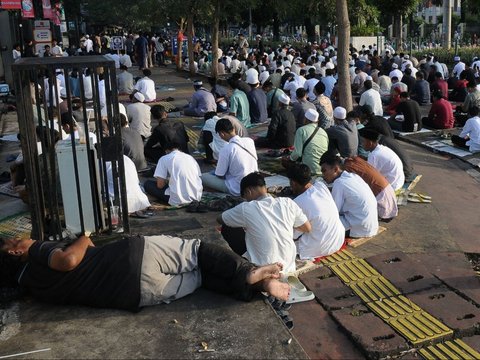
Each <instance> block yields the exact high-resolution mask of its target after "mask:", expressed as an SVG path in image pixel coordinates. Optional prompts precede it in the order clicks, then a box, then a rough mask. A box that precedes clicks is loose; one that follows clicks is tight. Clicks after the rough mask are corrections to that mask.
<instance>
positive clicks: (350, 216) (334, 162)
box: [320, 152, 378, 237]
mask: <svg viewBox="0 0 480 360" xmlns="http://www.w3.org/2000/svg"><path fill="white" fill-rule="evenodd" d="M320 164H321V166H322V175H323V179H324V180H325V181H326V182H327V183H328V184H332V183H333V187H332V196H333V200H334V201H335V204H336V205H337V208H338V211H339V213H340V220H341V221H342V224H343V226H344V227H345V230H346V231H347V234H348V235H349V236H351V237H369V236H374V235H376V234H377V232H378V213H377V201H376V200H375V196H374V195H373V192H372V190H370V188H369V187H368V185H367V183H365V181H363V180H362V178H361V177H360V176H358V175H357V174H353V173H350V172H348V171H344V170H343V169H342V163H341V159H340V157H338V156H337V155H336V154H335V153H334V152H327V153H325V154H323V156H322V159H321V160H320Z"/></svg>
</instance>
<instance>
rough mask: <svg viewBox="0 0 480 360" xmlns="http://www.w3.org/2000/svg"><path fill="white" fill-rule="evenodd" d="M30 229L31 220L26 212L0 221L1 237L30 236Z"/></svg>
mask: <svg viewBox="0 0 480 360" xmlns="http://www.w3.org/2000/svg"><path fill="white" fill-rule="evenodd" d="M31 231H32V220H31V219H30V214H29V213H28V212H21V213H19V214H16V215H12V216H9V217H7V218H5V219H3V220H1V221H0V236H2V237H6V238H12V237H21V238H25V237H30V233H31Z"/></svg>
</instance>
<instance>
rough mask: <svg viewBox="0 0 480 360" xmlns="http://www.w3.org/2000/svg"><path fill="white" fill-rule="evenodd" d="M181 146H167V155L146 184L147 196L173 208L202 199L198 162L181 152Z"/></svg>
mask: <svg viewBox="0 0 480 360" xmlns="http://www.w3.org/2000/svg"><path fill="white" fill-rule="evenodd" d="M179 148H180V145H179V144H177V143H175V142H171V143H168V144H166V145H165V152H166V155H164V156H162V157H161V158H160V159H159V160H158V163H157V167H156V169H155V173H154V174H153V176H154V177H155V178H156V180H147V181H146V182H145V184H144V187H145V191H146V192H147V194H150V195H152V196H154V197H155V198H157V199H159V200H161V201H163V202H167V203H168V204H170V205H172V206H179V205H185V204H190V203H191V202H193V201H200V200H201V199H202V191H203V187H202V180H201V176H202V173H201V171H200V167H199V166H198V163H197V161H196V160H195V159H194V158H193V157H192V156H191V155H188V154H185V153H183V152H182V151H180V150H179Z"/></svg>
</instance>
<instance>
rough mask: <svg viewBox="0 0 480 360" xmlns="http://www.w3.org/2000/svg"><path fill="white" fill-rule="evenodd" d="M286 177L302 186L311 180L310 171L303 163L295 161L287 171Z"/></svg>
mask: <svg viewBox="0 0 480 360" xmlns="http://www.w3.org/2000/svg"><path fill="white" fill-rule="evenodd" d="M287 177H288V178H289V179H290V180H292V181H295V182H296V183H297V184H300V185H302V186H305V185H307V184H308V183H309V182H310V181H311V180H312V171H311V170H310V168H309V167H308V166H307V165H305V164H300V163H295V164H293V165H292V166H291V167H290V168H289V169H288V171H287Z"/></svg>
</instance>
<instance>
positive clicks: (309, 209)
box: [294, 182, 345, 259]
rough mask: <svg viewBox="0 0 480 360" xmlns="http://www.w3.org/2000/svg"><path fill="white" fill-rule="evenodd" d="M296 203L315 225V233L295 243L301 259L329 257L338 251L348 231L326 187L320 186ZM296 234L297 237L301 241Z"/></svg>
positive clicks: (313, 225)
mask: <svg viewBox="0 0 480 360" xmlns="http://www.w3.org/2000/svg"><path fill="white" fill-rule="evenodd" d="M294 201H295V202H296V203H297V205H298V206H300V209H302V211H303V212H304V214H305V215H307V219H308V221H310V224H311V225H312V231H311V232H310V233H304V234H303V235H302V237H301V238H300V239H299V240H298V241H297V242H296V245H297V250H298V254H299V255H300V259H312V258H316V257H319V256H327V255H330V254H333V253H334V252H336V251H338V250H339V249H340V248H341V247H342V245H343V242H344V240H345V228H344V227H343V225H342V222H341V221H340V217H339V215H338V209H337V206H336V205H335V202H334V201H333V197H332V194H331V193H330V190H328V188H327V186H326V185H325V184H324V183H323V182H318V183H317V184H315V186H311V187H310V188H309V189H308V190H306V191H305V192H304V193H303V194H301V195H299V196H297V197H296V198H295V199H294ZM296 233H297V232H296ZM296 233H295V237H298V236H297V234H296Z"/></svg>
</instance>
